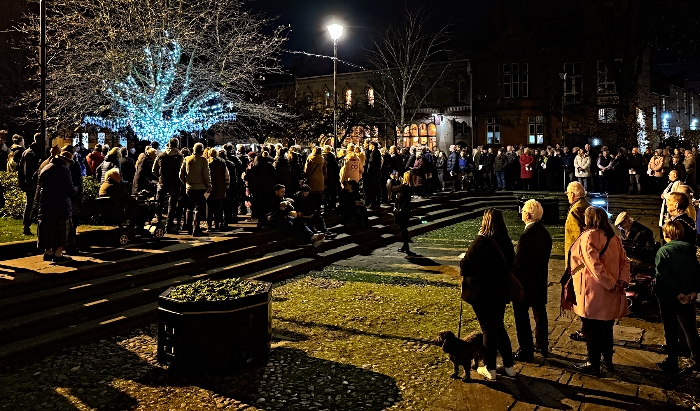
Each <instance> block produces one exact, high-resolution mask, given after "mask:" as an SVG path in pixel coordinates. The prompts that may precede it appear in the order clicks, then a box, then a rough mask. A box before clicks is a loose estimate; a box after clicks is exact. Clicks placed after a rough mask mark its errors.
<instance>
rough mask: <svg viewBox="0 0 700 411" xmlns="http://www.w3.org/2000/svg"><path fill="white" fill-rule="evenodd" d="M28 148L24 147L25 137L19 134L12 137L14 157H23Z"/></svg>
mask: <svg viewBox="0 0 700 411" xmlns="http://www.w3.org/2000/svg"><path fill="white" fill-rule="evenodd" d="M25 150H26V148H25V147H24V137H22V136H21V135H19V134H15V135H13V136H12V146H10V153H13V154H14V156H13V158H14V157H17V158H19V157H21V156H22V153H24V152H25Z"/></svg>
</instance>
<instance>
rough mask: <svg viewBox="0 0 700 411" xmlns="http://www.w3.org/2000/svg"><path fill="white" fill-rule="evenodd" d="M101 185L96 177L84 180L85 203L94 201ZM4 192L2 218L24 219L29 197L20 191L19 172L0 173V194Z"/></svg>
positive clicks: (0, 203)
mask: <svg viewBox="0 0 700 411" xmlns="http://www.w3.org/2000/svg"><path fill="white" fill-rule="evenodd" d="M99 191H100V185H99V184H98V183H97V181H96V180H95V178H94V177H85V178H83V201H90V200H94V199H95V198H96V197H97V194H98V193H99ZM2 192H4V205H3V202H2V201H0V217H11V218H22V215H23V214H24V204H25V203H26V202H27V196H26V195H25V194H24V191H22V190H20V188H19V185H18V181H17V172H12V173H10V172H4V171H3V172H0V193H2Z"/></svg>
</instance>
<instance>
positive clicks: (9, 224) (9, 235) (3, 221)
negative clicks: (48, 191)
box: [0, 217, 36, 243]
mask: <svg viewBox="0 0 700 411" xmlns="http://www.w3.org/2000/svg"><path fill="white" fill-rule="evenodd" d="M31 230H32V233H34V234H36V224H32V227H31ZM22 231H24V227H23V226H22V220H15V219H14V218H7V217H3V218H0V243H9V242H12V241H23V240H36V236H34V235H24V234H22Z"/></svg>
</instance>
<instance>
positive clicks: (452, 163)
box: [447, 151, 459, 173]
mask: <svg viewBox="0 0 700 411" xmlns="http://www.w3.org/2000/svg"><path fill="white" fill-rule="evenodd" d="M453 171H454V172H455V173H459V153H458V152H457V151H453V152H451V153H450V155H449V156H448V157H447V172H448V173H450V172H453Z"/></svg>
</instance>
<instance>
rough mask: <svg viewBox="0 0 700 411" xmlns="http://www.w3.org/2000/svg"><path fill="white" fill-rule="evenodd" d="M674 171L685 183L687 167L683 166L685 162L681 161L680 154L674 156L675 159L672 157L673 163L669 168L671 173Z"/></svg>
mask: <svg viewBox="0 0 700 411" xmlns="http://www.w3.org/2000/svg"><path fill="white" fill-rule="evenodd" d="M674 170H675V171H676V172H677V173H678V180H680V181H685V176H686V172H685V166H684V165H683V160H682V159H681V156H680V155H678V154H674V155H673V157H671V162H670V163H669V166H668V172H669V173H670V172H671V171H674Z"/></svg>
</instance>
